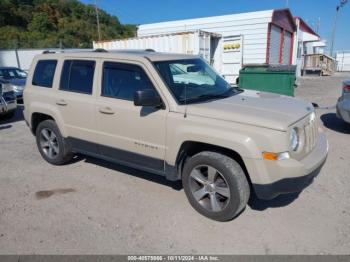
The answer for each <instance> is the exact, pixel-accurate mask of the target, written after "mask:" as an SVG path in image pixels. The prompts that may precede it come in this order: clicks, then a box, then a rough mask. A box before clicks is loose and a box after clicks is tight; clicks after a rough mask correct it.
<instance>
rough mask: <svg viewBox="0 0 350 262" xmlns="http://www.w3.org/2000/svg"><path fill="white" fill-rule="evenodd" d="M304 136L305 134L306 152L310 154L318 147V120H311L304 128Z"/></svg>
mask: <svg viewBox="0 0 350 262" xmlns="http://www.w3.org/2000/svg"><path fill="white" fill-rule="evenodd" d="M304 134H305V144H304V145H305V152H306V153H309V152H310V151H311V150H312V149H313V148H314V147H315V145H316V142H317V134H318V130H317V120H316V118H314V119H311V118H310V119H309V121H308V122H307V123H306V124H305V126H304Z"/></svg>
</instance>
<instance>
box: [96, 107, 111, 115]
mask: <svg viewBox="0 0 350 262" xmlns="http://www.w3.org/2000/svg"><path fill="white" fill-rule="evenodd" d="M99 111H100V113H102V114H106V115H113V114H114V113H115V112H114V111H113V110H112V109H111V108H110V107H108V106H107V107H101V108H100V109H99Z"/></svg>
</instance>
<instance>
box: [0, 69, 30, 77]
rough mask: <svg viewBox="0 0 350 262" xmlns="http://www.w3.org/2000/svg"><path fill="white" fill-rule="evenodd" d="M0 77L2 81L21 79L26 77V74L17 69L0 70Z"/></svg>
mask: <svg viewBox="0 0 350 262" xmlns="http://www.w3.org/2000/svg"><path fill="white" fill-rule="evenodd" d="M0 77H2V78H4V79H15V78H21V79H23V78H26V77H27V73H26V72H24V71H23V70H21V69H18V68H0Z"/></svg>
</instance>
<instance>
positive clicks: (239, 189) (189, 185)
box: [182, 151, 250, 221]
mask: <svg viewBox="0 0 350 262" xmlns="http://www.w3.org/2000/svg"><path fill="white" fill-rule="evenodd" d="M206 166H210V167H212V168H214V169H215V170H216V173H215V174H216V175H215V177H216V178H217V179H220V180H221V182H223V183H224V186H225V188H226V190H227V189H229V197H227V198H226V197H223V195H220V194H219V193H218V192H216V191H215V190H216V189H215V186H214V187H213V188H214V189H210V187H208V186H207V185H208V184H206V186H203V187H202V183H199V182H198V181H197V179H194V178H193V177H192V175H191V173H192V171H194V170H196V171H195V172H197V171H198V170H202V168H204V171H203V172H204V173H205V167H206ZM207 173H209V167H208V169H207ZM192 174H194V173H192ZM204 177H205V175H204ZM207 178H209V175H208V177H207ZM213 183H214V184H215V183H217V182H215V179H214V182H213ZM182 184H183V187H184V190H185V193H186V196H187V198H188V200H189V202H190V204H191V205H192V207H193V208H194V209H195V210H196V211H198V212H199V213H200V214H202V215H204V216H206V217H208V218H210V219H213V220H216V221H228V220H231V219H233V218H235V217H236V216H237V215H238V214H240V212H241V211H242V210H243V209H244V208H245V207H246V205H247V203H248V200H249V196H250V187H249V183H248V181H247V178H246V176H245V174H244V171H243V169H242V168H241V166H240V165H239V164H238V163H237V162H236V161H235V160H234V159H232V158H230V157H228V156H225V155H222V154H219V153H216V152H209V151H205V152H201V153H198V154H196V155H194V156H193V157H191V158H190V159H188V160H187V161H186V163H185V165H184V169H183V173H182ZM196 184H198V185H199V188H200V189H201V190H202V189H204V188H206V187H208V188H209V189H208V190H209V191H210V190H213V191H214V192H210V193H208V194H207V196H206V197H207V198H208V200H207V199H206V197H203V198H201V200H199V201H198V200H196V198H195V197H194V194H195V193H197V192H199V189H193V187H195V186H197V185H196ZM221 188H222V187H221ZM204 190H205V192H208V191H207V190H206V189H204ZM225 193H227V191H225ZM213 195H214V197H215V199H216V200H218V199H219V204H220V208H222V209H221V210H219V211H213V208H212V207H210V208H209V206H211V205H212V204H211V203H212V202H211V200H212V199H211V197H213ZM225 202H226V203H225ZM205 203H207V204H205ZM208 203H209V204H208ZM205 205H207V206H205ZM214 206H215V205H214Z"/></svg>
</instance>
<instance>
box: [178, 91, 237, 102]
mask: <svg viewBox="0 0 350 262" xmlns="http://www.w3.org/2000/svg"><path fill="white" fill-rule="evenodd" d="M233 90H234V89H233V88H230V89H228V90H227V91H225V92H223V93H220V94H203V95H200V96H196V97H191V98H187V99H181V100H180V102H186V103H191V102H196V101H205V100H208V99H216V98H227V97H230V96H231V93H232V91H233Z"/></svg>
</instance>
